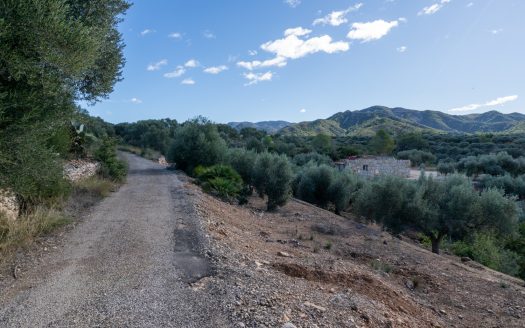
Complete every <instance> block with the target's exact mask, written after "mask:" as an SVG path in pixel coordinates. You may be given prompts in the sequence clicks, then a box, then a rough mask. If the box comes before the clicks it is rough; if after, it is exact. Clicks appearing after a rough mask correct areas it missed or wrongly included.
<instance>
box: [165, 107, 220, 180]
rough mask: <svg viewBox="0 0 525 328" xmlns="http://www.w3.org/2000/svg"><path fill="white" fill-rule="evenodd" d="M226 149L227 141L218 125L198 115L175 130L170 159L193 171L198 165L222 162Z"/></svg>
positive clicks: (179, 165)
mask: <svg viewBox="0 0 525 328" xmlns="http://www.w3.org/2000/svg"><path fill="white" fill-rule="evenodd" d="M226 151H227V147H226V142H225V141H224V140H223V139H222V138H221V137H220V135H219V133H218V131H217V127H216V126H215V125H214V124H212V123H211V122H209V121H208V120H206V119H204V118H202V117H198V118H196V119H193V120H191V121H188V122H185V123H184V124H183V125H182V126H181V127H179V128H178V129H177V130H176V131H175V138H174V141H173V144H172V145H171V148H170V151H169V153H168V159H169V161H170V162H173V163H175V164H176V165H177V168H179V169H181V170H184V171H186V172H190V173H191V172H192V171H193V169H194V168H195V167H196V166H197V165H202V166H212V165H215V164H218V163H221V162H222V161H223V159H224V156H225V154H226Z"/></svg>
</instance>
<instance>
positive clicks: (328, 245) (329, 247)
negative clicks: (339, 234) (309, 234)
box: [324, 240, 333, 250]
mask: <svg viewBox="0 0 525 328" xmlns="http://www.w3.org/2000/svg"><path fill="white" fill-rule="evenodd" d="M332 246H333V245H332V242H331V241H330V240H329V241H327V242H326V244H324V249H326V250H331V249H332Z"/></svg>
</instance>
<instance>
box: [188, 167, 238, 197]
mask: <svg viewBox="0 0 525 328" xmlns="http://www.w3.org/2000/svg"><path fill="white" fill-rule="evenodd" d="M194 174H195V176H196V177H197V179H198V181H199V182H200V183H201V184H202V187H203V189H204V190H205V191H206V192H209V193H211V194H213V195H216V196H218V197H220V198H223V199H226V200H232V199H235V198H237V197H239V195H240V194H241V191H242V189H243V183H242V178H241V176H240V175H239V174H238V173H237V172H236V171H235V170H234V169H233V168H232V167H231V166H229V165H220V164H219V165H214V166H210V167H207V168H204V167H202V166H198V167H197V168H195V171H194Z"/></svg>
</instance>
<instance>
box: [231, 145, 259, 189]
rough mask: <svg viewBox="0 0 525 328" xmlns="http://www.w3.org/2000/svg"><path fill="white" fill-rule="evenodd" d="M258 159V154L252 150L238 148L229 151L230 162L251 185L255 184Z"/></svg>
mask: <svg viewBox="0 0 525 328" xmlns="http://www.w3.org/2000/svg"><path fill="white" fill-rule="evenodd" d="M256 160H257V154H256V153H255V152H253V151H251V150H246V149H242V148H236V149H230V150H229V151H228V156H227V161H228V164H230V165H231V166H232V167H233V168H234V169H235V171H237V172H238V173H239V174H240V176H241V177H242V180H243V181H244V182H245V183H246V184H247V185H249V186H251V185H253V178H254V166H255V161H256Z"/></svg>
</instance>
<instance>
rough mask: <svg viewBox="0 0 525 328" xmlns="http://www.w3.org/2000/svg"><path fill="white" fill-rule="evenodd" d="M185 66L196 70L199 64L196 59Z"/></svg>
mask: <svg viewBox="0 0 525 328" xmlns="http://www.w3.org/2000/svg"><path fill="white" fill-rule="evenodd" d="M184 66H185V67H189V68H195V67H197V66H199V62H198V61H197V60H195V59H190V60H188V61H187V62H186V64H184Z"/></svg>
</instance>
